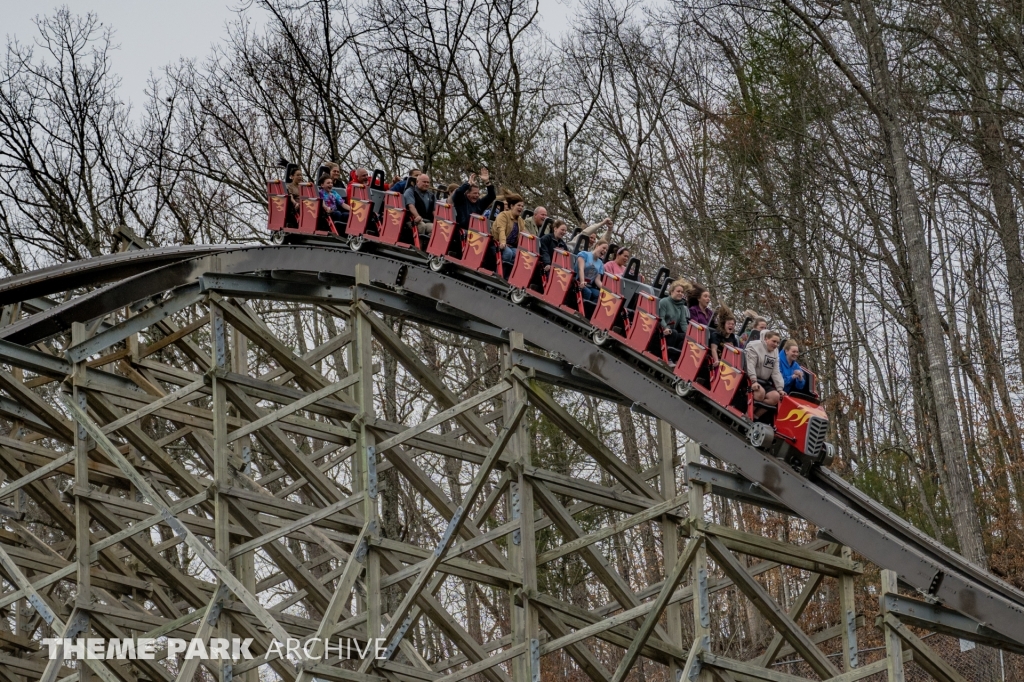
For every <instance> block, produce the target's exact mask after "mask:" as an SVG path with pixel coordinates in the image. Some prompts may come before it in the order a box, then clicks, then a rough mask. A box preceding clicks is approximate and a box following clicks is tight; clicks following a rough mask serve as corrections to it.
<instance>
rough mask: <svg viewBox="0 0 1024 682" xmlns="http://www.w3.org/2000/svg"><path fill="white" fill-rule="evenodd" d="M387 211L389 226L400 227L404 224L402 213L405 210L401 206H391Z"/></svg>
mask: <svg viewBox="0 0 1024 682" xmlns="http://www.w3.org/2000/svg"><path fill="white" fill-rule="evenodd" d="M387 212H388V226H389V227H398V228H400V227H401V226H402V214H403V213H405V211H403V210H402V209H400V208H389V209H388V211H387Z"/></svg>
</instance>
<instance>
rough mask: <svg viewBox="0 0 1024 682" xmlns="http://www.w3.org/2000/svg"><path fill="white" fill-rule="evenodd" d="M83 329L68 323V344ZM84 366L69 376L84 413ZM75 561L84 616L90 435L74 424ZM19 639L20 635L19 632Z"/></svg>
mask: <svg viewBox="0 0 1024 682" xmlns="http://www.w3.org/2000/svg"><path fill="white" fill-rule="evenodd" d="M85 337H86V331H85V325H83V324H82V323H81V322H72V323H71V344H72V345H75V344H78V343H82V342H83V341H85ZM85 369H86V365H85V362H79V363H76V364H75V366H74V369H73V370H72V375H71V398H72V400H74V402H75V404H76V405H78V406H79V407H80V408H82V410H83V411H86V407H87V406H86V397H85V391H84V390H83V389H82V388H81V384H82V383H84V381H85ZM74 490H75V491H76V495H75V557H76V560H77V563H78V576H77V577H78V595H77V597H76V598H75V607H76V608H77V609H78V610H79V611H80V612H84V613H85V614H86V616H87V615H88V613H89V609H90V608H92V579H91V578H92V576H91V574H90V563H91V562H90V560H89V555H90V553H91V548H90V547H89V525H90V522H89V505H88V504H87V503H86V501H85V499H84V498H83V497H82V493H87V492H88V491H89V434H88V433H87V432H86V430H85V427H84V426H82V425H81V424H79V423H77V422H75V487H74ZM18 634H19V635H22V634H23V633H21V632H19V633H18ZM78 679H79V682H89V680H90V679H92V673H91V671H90V669H89V667H88V666H86V665H83V664H81V663H79V664H78Z"/></svg>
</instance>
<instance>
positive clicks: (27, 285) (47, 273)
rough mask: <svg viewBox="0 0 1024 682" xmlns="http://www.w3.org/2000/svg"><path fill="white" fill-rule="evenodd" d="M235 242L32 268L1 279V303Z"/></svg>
mask: <svg viewBox="0 0 1024 682" xmlns="http://www.w3.org/2000/svg"><path fill="white" fill-rule="evenodd" d="M234 248H238V247H232V246H211V245H205V244H200V245H194V246H167V247H160V248H155V249H140V250H137V251H124V252H121V253H113V254H109V255H106V256H97V257H96V258H89V259H88V260H80V261H72V262H70V263H62V264H60V265H54V266H52V267H49V268H43V269H41V270H33V271H32V272H26V273H24V274H21V275H17V276H15V277H10V278H8V279H5V280H3V281H0V305H9V304H11V303H21V302H22V301H27V300H29V299H32V298H38V297H40V296H49V295H50V294H55V293H58V292H64V291H71V290H73V289H78V288H80V287H83V286H92V287H94V286H99V285H100V284H107V283H108V282H116V281H118V280H122V279H124V278H125V277H131V276H132V275H137V274H139V273H142V272H146V271H148V270H152V269H153V268H158V267H160V266H162V265H167V264H168V263H174V262H177V261H181V260H187V259H189V258H195V257H197V256H205V255H207V254H210V253H216V252H218V251H230V250H232V249H234Z"/></svg>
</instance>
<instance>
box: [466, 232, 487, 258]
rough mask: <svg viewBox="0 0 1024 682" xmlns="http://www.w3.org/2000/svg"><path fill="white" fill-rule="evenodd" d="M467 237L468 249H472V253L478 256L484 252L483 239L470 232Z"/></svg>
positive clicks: (477, 233)
mask: <svg viewBox="0 0 1024 682" xmlns="http://www.w3.org/2000/svg"><path fill="white" fill-rule="evenodd" d="M467 236H468V241H469V248H471V249H473V253H475V254H476V255H478V256H479V255H480V252H481V251H483V250H484V238H483V236H481V234H480V233H479V232H472V231H471V232H470V233H469V235H467Z"/></svg>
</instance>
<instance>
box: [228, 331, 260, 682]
mask: <svg viewBox="0 0 1024 682" xmlns="http://www.w3.org/2000/svg"><path fill="white" fill-rule="evenodd" d="M247 344H248V341H247V340H246V338H245V335H244V334H242V332H241V331H240V330H238V329H236V328H234V327H232V328H231V371H232V372H234V373H235V374H241V375H243V376H249V360H248V345H247ZM248 440H249V439H248V438H247V439H245V441H243V442H247V441H248ZM241 455H242V461H243V462H249V461H251V453H250V452H249V448H248V446H243V447H242V452H241ZM249 468H250V469H251V466H249ZM245 473H247V474H249V475H250V476H251V475H252V472H251V471H246V472H245ZM233 561H234V566H233V569H234V571H235V576H236V577H237V578H238V579H239V580H240V581H241V583H242V585H244V586H245V589H247V590H249V591H250V592H252V593H253V594H256V552H255V551H252V552H246V553H245V554H242V555H240V556H237V557H235V558H234V559H233ZM239 679H240V680H241V682H259V671H258V670H257V669H255V668H253V669H252V670H247V671H245V672H244V673H242V674H241V675H240V676H239Z"/></svg>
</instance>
